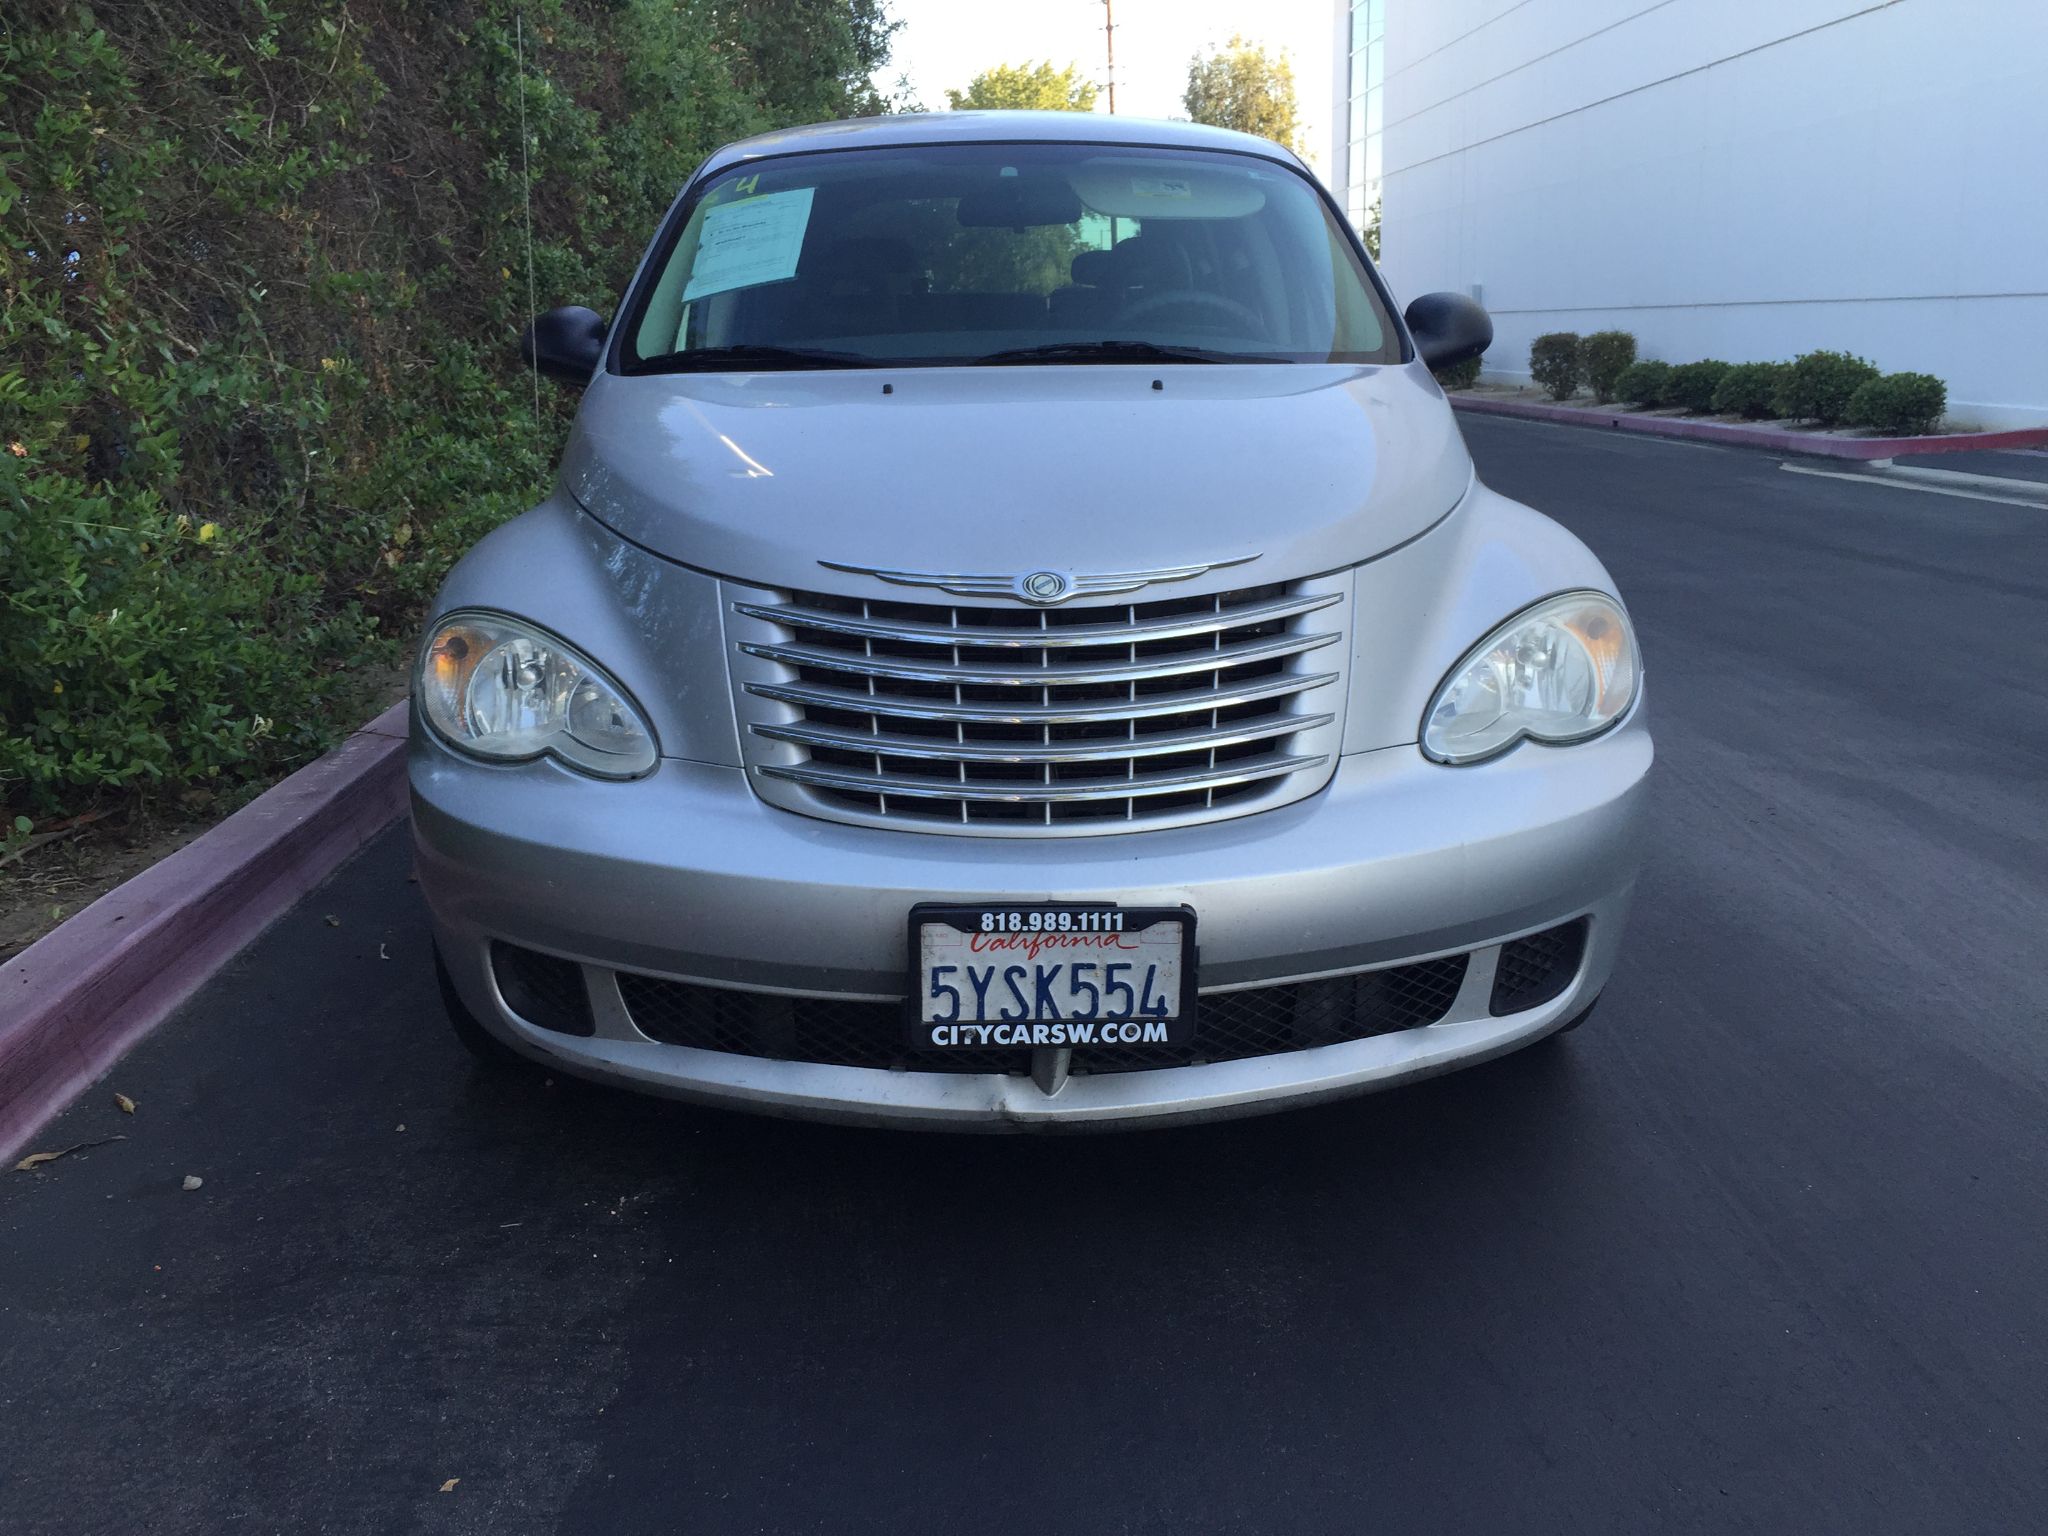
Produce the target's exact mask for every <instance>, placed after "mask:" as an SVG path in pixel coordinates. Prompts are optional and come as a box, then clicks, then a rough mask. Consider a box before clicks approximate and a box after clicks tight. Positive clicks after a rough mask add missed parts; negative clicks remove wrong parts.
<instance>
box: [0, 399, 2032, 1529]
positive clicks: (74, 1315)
mask: <svg viewBox="0 0 2048 1536" xmlns="http://www.w3.org/2000/svg"><path fill="white" fill-rule="evenodd" d="M1467 431H1468V435H1469V436H1470V438H1471V440H1472V443H1473V447H1474V449H1475V451H1476V452H1477V454H1478V456H1479V458H1480V461H1481V465H1482V468H1483V471H1484V473H1485V474H1486V476H1487V478H1488V479H1489V480H1491V481H1492V483H1493V484H1495V485H1496V486H1498V487H1499V488H1501V489H1502V490H1504V491H1507V492H1508V493H1510V494H1513V495H1517V496H1521V497H1523V498H1525V499H1527V500H1529V501H1531V502H1533V503H1535V504H1536V505H1538V506H1540V507H1543V508H1545V509H1546V510H1549V511H1551V512H1553V513H1554V514H1556V515H1557V516H1559V517H1561V518H1562V519H1563V520H1564V521H1565V522H1567V523H1569V524H1570V525H1571V526H1572V527H1573V528H1575V529H1576V530H1578V531H1579V532H1580V533H1581V534H1582V535H1583V536H1585V537H1586V538H1587V539H1588V540H1589V541H1590V542H1591V543H1592V544H1593V545H1594V547H1595V548H1596V549H1598V550H1599V551H1600V552H1601V553H1602V555H1603V556H1604V557H1605V558H1606V560H1607V561H1608V563H1609V565H1610V567H1611V568H1612V570H1613V572H1614V574H1615V576H1616V577H1617V579H1618V580H1619V581H1620V582H1621V585H1622V590H1623V591H1624V592H1625V593H1626V594H1627V595H1628V598H1629V600H1630V602H1631V605H1632V607H1633V610H1634V612H1635V614H1636V616H1637V621H1638V624H1639V626H1640V629H1641V633H1642V637H1643V641H1644V644H1645V647H1646V650H1647V654H1648V660H1649V688H1650V702H1651V706H1652V707H1653V709H1654V711H1655V715H1654V719H1655V723H1656V727H1657V730H1658V746H1659V755H1660V762H1659V767H1658V775H1659V783H1658V801H1657V815H1656V847H1655V849H1654V853H1653V859H1652V863H1651V866H1650V870H1649V873H1648V874H1647V876H1646V878H1645V881H1644V884H1643V886H1642V889H1641V892H1640V897H1639V901H1638V906H1637V915H1636V918H1635V925H1634V929H1633V934H1632V942H1631V944H1630V946H1629V948H1628V950H1627V951H1626V952H1625V953H1624V956H1623V959H1622V964H1621V968H1620V971H1619V973H1618V974H1617V976H1616V978H1615V980H1614V982H1613V985H1612V987H1611V989H1610V991H1609V992H1608V994H1607V997H1606V1000H1605V1001H1604V1003H1603V1004H1602V1007H1601V1010H1600V1012H1599V1014H1598V1015H1597V1016H1596V1017H1595V1019H1594V1020H1593V1021H1592V1023H1591V1024H1589V1025H1588V1026H1587V1027H1586V1028H1585V1029H1584V1030H1582V1031H1580V1032H1579V1033H1578V1034H1577V1035H1575V1036H1573V1037H1571V1038H1570V1039H1569V1040H1567V1041H1564V1042H1562V1043H1561V1044H1560V1046H1559V1047H1558V1048H1556V1049H1551V1050H1540V1051H1537V1052H1533V1053H1531V1054H1529V1055H1527V1056H1524V1057H1520V1058H1510V1059H1508V1060H1506V1061H1503V1062H1500V1063H1496V1064H1494V1065H1491V1066H1487V1067H1484V1068H1480V1069H1478V1070H1475V1071H1472V1072H1469V1073H1465V1074H1462V1075H1459V1076H1456V1077H1451V1078H1446V1079H1442V1080H1438V1081H1435V1082H1432V1083H1428V1084H1425V1085H1422V1086H1419V1087H1415V1088H1410V1089H1407V1090H1402V1091H1398V1092H1394V1093H1391V1094H1385V1095H1381V1096H1377V1097H1373V1098H1366V1099H1360V1100H1354V1101H1351V1102H1349V1103H1346V1104H1342V1105H1338V1106H1333V1107H1330V1108H1327V1109H1321V1110H1315V1111H1310V1112H1303V1113H1297V1114H1293V1115H1284V1116H1278V1117H1273V1118H1268V1119H1264V1120H1256V1121H1246V1122H1241V1123H1237V1124H1232V1125H1226V1126H1221V1127H1211V1128H1202V1129H1195V1130H1186V1131H1171V1132H1154V1133H1150V1134H1145V1135H1138V1136H1128V1137H1117V1138H1108V1139H1102V1138H1087V1139H1062V1140H1042V1139H1024V1138H986V1139H964V1138H948V1137H933V1136H911V1135H901V1134H883V1133H874V1132H856V1131H845V1130H831V1129H823V1128H817V1127H809V1126H801V1125H790V1124H782V1123H777V1122H770V1121H753V1120H747V1119H742V1118H733V1117H727V1116H721V1115H714V1114H707V1113H703V1112H698V1111H691V1110H687V1109H683V1108H679V1107H676V1106H672V1105H666V1104H661V1103H655V1102H651V1101H643V1100H637V1099H632V1098H627V1097H623V1096H615V1095H610V1094H605V1093H598V1092H593V1091H584V1090H577V1089H573V1088H570V1087H568V1086H567V1085H562V1084H557V1085H555V1086H552V1087H548V1086H541V1085H539V1084H532V1085H519V1084H509V1085H508V1084H505V1083H503V1082H498V1081H492V1080H488V1079H485V1078H481V1077H479V1076H476V1075H474V1074H472V1072H471V1071H470V1069H469V1067H468V1066H467V1064H466V1058H465V1057H464V1056H463V1055H462V1053H461V1051H460V1049H459V1047H458V1046H457V1045H456V1044H455V1043H454V1041H453V1040H452V1038H450V1037H449V1036H448V1034H447V1032H446V1031H445V1029H444V1028H443V1027H442V1025H441V1024H440V1022H439V1019H438V1016H437V1012H436V1009H437V1004H436V1002H435V997H434V990H433V984H432V978H431V972H430V967H429V961H428V954H427V948H426V940H425V936H424V933H423V931H422V927H421V918H420V910H419V904H418V900H417V896H416V893H415V892H414V891H413V889H412V888H411V887H410V886H409V885H408V884H407V881H406V852H405V848H404V845H403V843H402V841H401V839H400V838H399V837H398V836H397V835H393V836H388V837H386V838H385V839H384V840H383V841H382V842H380V843H378V844H377V845H376V846H375V847H373V848H372V849H371V850H369V851H368V852H367V853H366V854H365V855H364V856H363V857H362V858H360V859H359V860H358V861H357V862H356V863H354V864H353V865H352V866H350V867H349V868H348V869H346V870H344V871H343V872H342V873H341V874H340V875H338V876H337V877H336V878H335V879H334V881H333V882H332V883H331V884H330V885H329V886H328V887H327V888H326V889H325V890H323V891H321V892H319V893H316V894H315V896H314V897H312V898H311V899H310V900H309V902H308V903H307V904H305V905H304V906H303V907H301V908H300V909H299V910H297V911H296V912H294V913H293V914H292V915H291V916H290V917H289V918H287V919H286V920H285V921H284V922H283V923H282V925H281V926H280V927H278V928H277V929H276V930H274V931H273V932H272V933H271V935H270V936H269V937H267V938H266V939H265V940H263V941H262V942H261V943H260V944H259V945H257V946H256V947H255V948H254V949H253V950H252V951H250V952H249V953H248V954H246V955H245V956H244V957H243V958H242V960H241V961H240V962H239V963H238V964H237V965H236V966H234V967H233V969H232V970H231V972H230V973H228V974H226V975H224V976H223V977H221V978H220V979H219V980H218V981H217V982H216V983H215V984H214V985H213V986H212V987H211V988H210V989H209V990H208V991H207V992H206V993H205V995H204V996H203V997H202V998H201V999H200V1000H199V1001H198V1002H197V1003H196V1004H195V1005H194V1006H193V1007H192V1008H191V1009H189V1010H188V1011H187V1012H186V1013H185V1014H184V1015H183V1016H182V1017H180V1018H179V1019H177V1020H175V1021H173V1022H172V1023H171V1024H170V1025H168V1026H167V1027H166V1028H164V1029H163V1030H162V1031H160V1032H159V1033H158V1034H157V1035H156V1036H155V1037H154V1038H153V1039H151V1040H150V1041H149V1042H147V1043H146V1044H145V1045H144V1046H143V1047H142V1048H141V1049H140V1050H138V1051H137V1052H136V1053H135V1054H134V1055H133V1056H132V1057H131V1058H130V1059H129V1060H128V1061H127V1062H125V1063H124V1064H123V1065H122V1066H121V1067H120V1069H119V1070H118V1071H117V1072H116V1073H115V1075H114V1077H113V1079H112V1080H111V1082H110V1083H108V1084H107V1085H106V1086H105V1087H103V1088H99V1089H95V1090H94V1091H93V1092H92V1093H91V1094H90V1096H89V1097H88V1098H87V1100H86V1101H85V1102H83V1103H82V1104H80V1105H79V1106H77V1107H76V1108H74V1109H73V1110H72V1111H71V1112H70V1113H69V1114H67V1115H66V1116H65V1117H64V1119H63V1120H62V1121H61V1122H60V1123H59V1124H58V1125H57V1126H55V1127H53V1128H52V1129H51V1130H50V1132H49V1133H48V1134H47V1136H46V1137H45V1138H44V1141H45V1143H46V1144H47V1145H50V1146H52V1147H56V1146H63V1145H67V1144H69V1143H73V1142H79V1141H87V1140H91V1139H94V1138H97V1137H101V1136H109V1135H115V1134H125V1136H126V1138H127V1139H126V1140H125V1141H121V1142H116V1143H112V1144H110V1145H106V1146H102V1147H98V1148H93V1149H89V1150H86V1151H82V1152H78V1153H75V1154H73V1155H72V1156H70V1157H69V1158H66V1159H65V1160H63V1161H61V1162H58V1163H55V1164H52V1165H50V1166H49V1167H47V1168H45V1169H43V1170H41V1171H38V1172H36V1173H34V1174H17V1173H8V1174H0V1529H4V1530H5V1531H6V1532H8V1533H9V1536H29V1533H42V1532H62V1533H70V1532H84V1531H95V1532H97V1531H106V1532H124V1533H125V1532H138V1531H177V1532H186V1531H191V1532H202V1531H203V1532H221V1531H243V1530H247V1531H304V1530H322V1531H336V1532H365V1533H370V1532H376V1533H388V1532H399V1531H415V1530H416V1531H435V1532H439V1531H463V1532H491V1533H516V1532H527V1531H571V1532H591V1533H607V1536H609V1533H630V1532H642V1531H647V1532H652V1531H720V1532H723V1531H830V1532H841V1531H886V1532H891V1533H901V1532H913V1531H947V1532H951V1531H984V1530H986V1531H998V1530H1004V1531H1007V1530H1032V1531H1053V1532H1155V1531H1156V1532H1184V1531H1215V1530H1256V1531H1293V1530H1301V1531H1345V1532H1358V1531H1385V1532H1428V1533H1437V1532H1484V1533H1500V1532H1551V1531H1556V1532H1573V1533H1586V1532H1617V1533H1631V1536H1635V1533H1653V1532H1675V1531H1713V1532H1734V1531H1760V1532H1772V1533H1776V1532H1784V1531H1798V1532H1802V1533H1817V1532H1845V1533H1847V1532H1854V1533H1857V1536H1869V1533H1879V1532H1913V1533H1931V1532H1973V1533H1976V1532H2022V1531H2034V1530H2040V1529H2042V1528H2043V1527H2044V1526H2048V1445H2044V1437H2048V1134H2044V1130H2048V981H2044V976H2048V942H2044V940H2048V685H2044V681H2043V680H2044V678H2048V513H2043V512H2036V511H2031V510H2028V509H2024V508H2019V507H2013V506H2006V505H2000V504H1996V503H1989V502H1984V501H1973V500H1962V499H1951V498H1947V497H1942V496H1935V495H1930V494H1926V493H1924V492H1907V491H1902V490H1894V489H1891V488H1889V487H1885V486H1882V485H1873V484H1851V483H1848V482H1844V481H1840V480H1834V479H1824V478H1815V477H1806V476H1799V475H1794V474H1788V473H1785V472H1783V471H1781V470H1780V469H1779V467H1778V461H1777V460H1775V459H1772V458H1768V457H1763V456H1758V455H1754V454H1747V453H1742V452H1736V451H1729V450H1720V449H1713V448H1703V447H1692V446H1687V445H1675V444H1665V443H1659V442H1651V441H1645V440H1642V439H1637V438H1622V437H1618V436H1617V437H1613V438H1609V437H1605V436H1602V435H1599V434H1597V433H1594V432H1591V431H1585V430H1579V429H1571V428H1558V427H1549V426H1540V425H1533V424H1523V423H1517V422H1496V421H1473V422H1471V423H1469V424H1468V427H1467ZM329 914H332V915H333V917H334V918H335V919H336V920H337V923H338V926H337V925H330V924H329V923H328V922H327V921H326V920H325V919H326V917H327V915H329ZM117 1089H118V1090H119V1091H121V1092H124V1093H127V1094H129V1095H131V1096H133V1097H134V1098H135V1099H136V1100H137V1101H138V1104H139V1108H138V1110H137V1112H136V1114H135V1115H134V1116H133V1117H132V1118H131V1117H128V1116H124V1115H122V1114H120V1113H118V1111H117V1110H116V1109H115V1108H114V1107H113V1106H112V1103H111V1095H112V1093H113V1092H114V1091H115V1090H117ZM186 1174H197V1175H199V1176H201V1177H202V1178H203V1179H204V1180H205V1183H204V1186H203V1187H202V1188H201V1189H199V1190H198V1191H196V1192H192V1193H185V1192H183V1191H181V1189H180V1183H179V1181H180V1179H181V1177H182V1176H183V1175H186ZM451 1479H459V1481H458V1482H456V1483H455V1484H454V1486H453V1488H452V1489H451V1490H450V1491H448V1492H445V1493H444V1492H440V1491H438V1490H440V1489H441V1487H442V1485H443V1484H444V1483H446V1482H448V1481H449V1480H451Z"/></svg>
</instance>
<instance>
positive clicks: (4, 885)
mask: <svg viewBox="0 0 2048 1536" xmlns="http://www.w3.org/2000/svg"><path fill="white" fill-rule="evenodd" d="M376 683H377V687H376V694H377V697H378V698H380V699H382V700H383V702H382V703H380V704H378V705H377V706H376V708H375V709H373V710H372V711H371V712H370V714H369V715H366V716H365V717H364V718H366V719H369V718H374V716H375V714H376V713H377V711H379V710H382V709H384V708H386V707H388V706H389V705H392V704H395V703H397V702H398V701H399V700H400V699H402V698H404V697H405V690H406V676H405V671H404V669H402V668H382V667H380V668H378V669H377V677H376ZM268 787H269V786H268V785H258V786H255V787H253V788H251V789H250V790H248V791H247V792H246V793H244V794H243V795H241V796H240V797H239V798H237V799H234V800H232V801H226V800H224V801H218V802H215V803H213V804H211V805H192V806H188V807H186V808H184V810H183V811H182V812H181V813H176V814H173V813H167V812H164V811H158V812H156V813H153V814H152V813H146V812H141V811H135V810H126V809H124V810H121V811H118V812H115V813H113V814H108V815H104V816H101V817H98V818H93V819H89V818H87V817H80V818H78V820H77V821H76V822H75V823H74V824H73V825H71V826H60V827H57V828H55V829H53V830H54V832H55V835H54V836H51V837H49V838H48V840H47V841H39V842H37V843H36V844H34V845H33V846H30V847H28V848H26V849H23V850H20V851H18V852H17V853H16V854H15V855H14V856H13V857H12V858H10V859H8V861H7V862H6V863H5V864H0V963H4V962H6V961H8V960H11V959H13V958H14V957H15V956H16V955H18V954H20V953H21V951H23V950H24V949H27V948H28V947H29V945H31V944H33V943H35V941H36V940H37V939H40V938H41V937H42V936H43V935H44V934H46V933H48V932H49V931H50V930H51V929H52V928H55V927H56V926H57V925H58V924H59V923H61V922H63V921H64V920H65V919H66V918H67V917H72V916H75V915H76V914H77V913H79V912H81V911H83V910H84V909H85V908H87V907H89V906H91V905H92V904H93V903H94V902H95V901H98V900H99V899H100V897H102V896H104V895H106V894H107V892H109V891H111V890H112V889H113V888H114V887H115V886H117V885H119V884H121V882H122V881H124V880H131V879H133V878H134V877H135V876H137V875H139V874H141V873H142V872H143V871H144V870H145V869H147V868H149V866H150V865H152V864H154V863H156V862H157V861H158V860H160V859H167V858H169V857H170V856H171V855H172V854H174V853H176V852H177V851H178V850H179V849H180V848H182V847H184V846H185V845H186V844H187V843H189V842H191V841H192V840H193V839H194V838H195V837H198V836H199V835H200V834H201V833H202V832H205V831H206V830H207V829H208V828H210V827H213V826H215V825H217V824H218V823H220V822H221V821H224V820H226V818H227V817H228V816H229V815H230V814H232V813H233V812H235V811H237V810H240V809H241V808H242V807H243V806H244V805H246V804H248V803H249V801H250V800H252V799H254V798H255V796H256V794H257V793H258V792H259V791H260V790H262V789H266V788H268Z"/></svg>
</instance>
